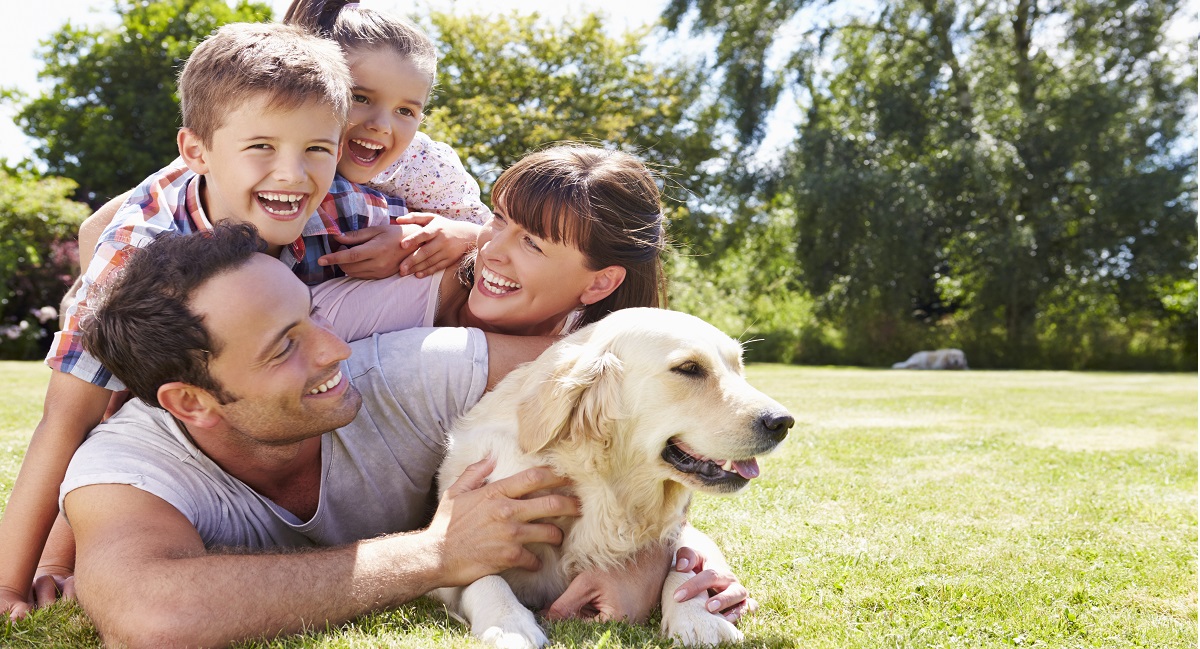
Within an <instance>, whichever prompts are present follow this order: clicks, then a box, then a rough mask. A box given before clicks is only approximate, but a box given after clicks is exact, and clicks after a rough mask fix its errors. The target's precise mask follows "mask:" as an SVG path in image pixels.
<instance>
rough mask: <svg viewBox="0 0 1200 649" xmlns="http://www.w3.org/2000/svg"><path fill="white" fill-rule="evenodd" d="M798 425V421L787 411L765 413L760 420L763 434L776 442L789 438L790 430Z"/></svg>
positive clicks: (759, 424)
mask: <svg viewBox="0 0 1200 649" xmlns="http://www.w3.org/2000/svg"><path fill="white" fill-rule="evenodd" d="M795 423H796V419H795V418H794V417H792V415H791V413H789V412H788V411H786V410H779V411H776V412H768V413H764V414H763V415H762V416H761V417H759V418H758V426H759V429H760V431H761V432H762V434H764V435H766V436H767V437H770V438H771V439H773V440H776V441H780V442H782V441H783V438H784V437H787V434H788V429H789V428H791V427H792V425H793V424H795Z"/></svg>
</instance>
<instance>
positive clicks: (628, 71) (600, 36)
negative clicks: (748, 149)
mask: <svg viewBox="0 0 1200 649" xmlns="http://www.w3.org/2000/svg"><path fill="white" fill-rule="evenodd" d="M427 23H428V24H427V29H428V31H429V32H430V34H431V36H433V37H434V38H435V40H437V41H440V42H441V43H442V45H443V47H442V48H441V49H442V58H441V61H440V62H439V68H440V74H439V80H438V85H437V87H436V88H435V97H434V100H433V102H432V105H433V106H434V108H433V109H432V110H431V111H429V112H430V115H429V118H428V119H427V120H426V122H425V125H424V127H423V128H424V130H426V132H428V133H429V134H430V135H431V136H433V137H434V138H435V139H441V140H443V141H446V142H448V143H450V144H451V145H453V146H454V147H455V150H457V151H458V153H459V155H460V156H461V157H462V158H463V161H464V163H465V164H466V165H467V168H468V169H469V170H470V171H471V172H472V173H473V174H474V175H475V177H476V178H478V179H479V180H480V183H481V185H483V187H484V190H485V196H486V194H487V190H488V189H489V188H490V186H491V183H492V182H493V181H494V180H495V179H496V178H497V177H498V176H499V174H500V172H501V171H503V170H504V169H505V168H507V167H509V166H510V165H512V164H513V163H515V162H516V161H517V160H519V159H520V158H521V157H522V156H524V155H525V154H526V153H529V152H531V151H534V150H537V149H539V148H542V147H545V146H546V145H549V144H552V143H555V142H560V141H564V140H572V141H583V142H588V143H592V144H597V145H601V146H609V147H617V148H621V149H624V150H627V151H630V152H632V153H634V154H637V155H640V156H641V157H643V158H644V159H646V160H647V161H648V162H649V163H650V164H651V166H653V167H655V168H656V169H657V170H659V171H660V172H661V173H662V174H663V175H664V176H665V177H666V179H667V180H666V187H665V190H666V194H667V195H668V196H669V197H670V199H671V200H669V201H668V205H669V207H671V208H672V209H671V216H672V218H673V220H672V230H671V231H672V234H673V236H675V237H677V238H679V239H681V240H682V241H684V242H687V243H689V244H691V245H695V246H701V247H703V246H705V245H706V244H707V240H708V238H707V237H706V236H705V233H706V231H707V230H706V229H707V228H709V227H711V226H712V224H713V221H712V219H711V217H710V216H707V215H706V213H705V212H704V211H703V210H702V209H695V210H688V209H686V208H685V206H686V205H688V204H690V205H691V206H692V207H698V206H700V205H701V204H702V203H703V201H704V199H706V198H709V196H708V194H707V192H708V190H709V188H711V187H714V186H715V183H713V182H712V175H711V172H710V166H709V165H711V164H712V163H713V161H714V160H719V159H720V158H721V157H722V156H723V155H725V151H724V150H723V149H722V147H721V146H720V145H719V143H718V140H717V139H716V138H715V136H714V134H713V128H712V124H713V123H714V122H715V121H717V119H718V118H719V117H720V116H721V113H720V111H719V108H718V107H715V106H712V105H706V104H705V103H704V102H703V101H702V98H701V92H702V90H703V88H704V81H705V78H704V77H705V73H704V71H703V70H701V69H700V68H699V67H698V66H696V65H694V64H690V63H687V62H681V63H677V64H674V65H671V66H663V65H658V64H655V63H652V62H651V61H650V60H649V58H648V57H647V56H646V55H645V54H644V52H643V48H644V45H643V39H644V37H645V34H644V33H631V34H626V35H625V36H623V37H620V38H613V37H610V36H607V35H606V34H605V31H604V24H603V21H602V19H601V18H600V17H599V16H598V15H595V14H592V15H587V16H583V17H582V18H579V19H578V21H577V22H571V21H567V22H564V23H562V24H559V25H548V24H546V23H544V22H543V21H542V20H541V19H540V18H539V17H538V16H537V15H536V14H534V15H526V16H519V15H517V14H515V13H514V14H512V15H508V16H503V17H484V16H477V15H452V14H449V13H437V12H435V13H432V14H431V15H430V16H429V17H428V20H427Z"/></svg>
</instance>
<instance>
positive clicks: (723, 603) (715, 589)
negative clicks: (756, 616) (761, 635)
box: [674, 547, 758, 622]
mask: <svg viewBox="0 0 1200 649" xmlns="http://www.w3.org/2000/svg"><path fill="white" fill-rule="evenodd" d="M705 562H706V559H705V557H704V555H702V554H700V553H699V552H697V551H696V550H694V549H692V548H688V547H681V548H679V552H677V553H676V555H675V570H677V571H679V572H692V573H695V575H696V576H695V577H692V578H691V579H688V580H687V581H686V582H684V584H683V585H682V586H680V587H679V588H678V589H676V591H675V593H674V598H675V601H677V602H683V601H687V600H689V599H691V598H693V597H695V596H697V595H699V594H701V593H705V592H707V593H708V595H709V599H708V601H707V602H706V603H705V607H706V608H707V609H708V610H709V611H710V612H711V613H713V614H715V615H720V616H722V617H724V618H725V619H726V620H729V621H730V622H737V621H738V620H739V619H741V617H742V616H743V615H745V614H747V613H753V612H754V611H756V610H758V602H756V601H754V598H753V597H750V592H749V591H747V590H746V587H745V586H743V585H742V583H741V582H740V581H738V578H737V575H735V574H733V571H732V570H730V569H729V566H727V565H725V563H724V562H723V561H712V562H709V565H707V566H706V565H705Z"/></svg>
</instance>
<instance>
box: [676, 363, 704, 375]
mask: <svg viewBox="0 0 1200 649" xmlns="http://www.w3.org/2000/svg"><path fill="white" fill-rule="evenodd" d="M671 371H672V372H678V373H679V374H686V375H687V376H700V375H702V374H704V368H703V367H700V364H699V363H697V362H696V361H684V362H682V363H680V364H678V365H676V366H675V367H672V368H671Z"/></svg>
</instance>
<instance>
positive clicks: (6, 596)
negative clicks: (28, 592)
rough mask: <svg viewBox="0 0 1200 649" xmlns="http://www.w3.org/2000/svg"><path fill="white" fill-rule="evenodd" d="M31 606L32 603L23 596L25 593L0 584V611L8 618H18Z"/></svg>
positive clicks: (24, 614)
mask: <svg viewBox="0 0 1200 649" xmlns="http://www.w3.org/2000/svg"><path fill="white" fill-rule="evenodd" d="M32 608H33V604H31V603H30V602H29V600H28V599H27V598H26V597H25V593H18V592H17V591H15V590H13V589H11V588H7V587H3V586H0V613H4V614H6V615H7V616H8V617H9V618H10V619H13V620H19V619H21V618H23V617H25V616H26V615H27V614H28V613H29V611H30V610H31V609H32Z"/></svg>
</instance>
